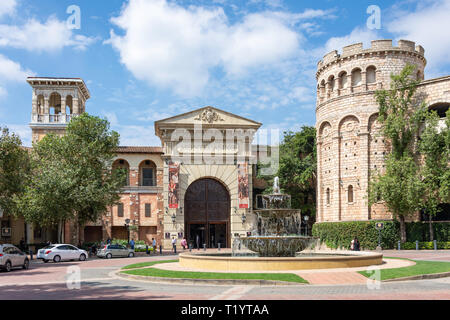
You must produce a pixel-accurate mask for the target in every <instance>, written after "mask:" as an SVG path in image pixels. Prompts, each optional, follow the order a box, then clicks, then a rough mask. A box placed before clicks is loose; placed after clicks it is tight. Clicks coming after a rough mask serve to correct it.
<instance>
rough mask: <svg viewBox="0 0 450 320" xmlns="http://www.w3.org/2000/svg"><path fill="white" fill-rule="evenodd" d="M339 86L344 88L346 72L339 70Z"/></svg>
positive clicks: (345, 85)
mask: <svg viewBox="0 0 450 320" xmlns="http://www.w3.org/2000/svg"><path fill="white" fill-rule="evenodd" d="M339 78H340V79H339V88H340V89H345V88H347V72H345V71H344V72H341V73H340V75H339Z"/></svg>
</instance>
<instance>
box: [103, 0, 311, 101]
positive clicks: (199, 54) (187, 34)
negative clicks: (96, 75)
mask: <svg viewBox="0 0 450 320" xmlns="http://www.w3.org/2000/svg"><path fill="white" fill-rule="evenodd" d="M112 22H113V23H114V24H115V25H117V26H118V27H119V28H121V29H123V30H124V31H125V35H123V36H120V35H116V34H115V33H114V31H111V38H110V40H108V41H107V43H110V44H111V45H112V46H113V47H114V48H115V49H116V50H118V51H119V53H120V57H121V62H122V63H123V64H124V65H125V66H126V67H127V69H128V70H130V71H131V72H132V73H133V75H134V76H135V77H136V78H138V79H141V80H144V81H146V82H147V83H149V84H150V85H152V86H157V87H162V88H170V89H172V90H173V91H174V92H175V93H177V94H179V95H181V96H185V97H193V96H196V95H200V94H201V93H202V90H203V89H204V88H205V86H206V85H207V84H208V82H209V81H210V78H211V77H210V72H211V70H212V69H213V68H220V69H222V70H224V71H225V73H226V74H227V75H232V76H242V75H245V74H246V73H247V72H248V71H249V70H251V69H253V68H255V67H260V66H266V67H267V66H272V67H274V64H278V63H279V62H281V61H283V60H285V59H289V58H291V57H293V56H294V55H295V54H296V53H297V51H299V50H300V49H299V45H300V42H301V39H302V37H301V35H300V34H299V33H297V32H295V31H294V30H292V29H291V28H290V27H289V26H288V23H287V22H286V21H285V20H283V19H281V18H280V17H277V16H276V15H274V14H268V13H253V14H249V15H246V16H245V17H244V18H243V19H242V21H241V22H238V23H235V24H230V23H229V21H228V19H227V16H226V15H225V13H224V11H223V9H221V8H213V9H205V8H202V7H196V6H190V7H189V8H187V9H186V8H183V7H181V6H178V5H176V4H174V3H168V2H166V1H165V0H157V1H146V0H130V2H129V4H128V5H127V6H126V7H125V8H124V9H123V11H122V12H121V15H120V16H118V17H116V18H113V19H112Z"/></svg>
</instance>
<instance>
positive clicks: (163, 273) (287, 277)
mask: <svg viewBox="0 0 450 320" xmlns="http://www.w3.org/2000/svg"><path fill="white" fill-rule="evenodd" d="M177 261H178V260H165V261H153V262H143V263H136V264H132V265H129V266H126V267H123V268H122V269H135V268H142V267H149V266H152V265H155V264H158V263H170V262H177ZM121 273H126V274H131V275H137V276H147V277H160V278H179V279H180V278H182V279H218V280H224V279H227V280H229V279H232V280H233V279H234V280H273V281H286V282H296V283H308V281H306V280H305V279H303V278H302V277H299V276H298V275H296V274H293V273H220V272H186V271H171V270H162V269H156V268H145V269H137V270H127V271H122V272H121Z"/></svg>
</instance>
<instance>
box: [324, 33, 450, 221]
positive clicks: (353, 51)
mask: <svg viewBox="0 0 450 320" xmlns="http://www.w3.org/2000/svg"><path fill="white" fill-rule="evenodd" d="M424 53H425V51H424V49H423V48H422V47H421V46H420V45H417V46H416V44H415V43H414V42H411V41H406V40H400V41H398V46H397V47H395V46H393V44H392V40H375V41H372V43H371V47H370V48H368V49H363V45H362V43H357V44H353V45H350V46H346V47H344V48H343V50H342V54H338V52H337V51H332V52H330V53H328V54H326V55H325V56H324V58H323V59H322V60H321V61H319V63H318V66H317V73H316V79H317V105H316V129H317V143H318V146H317V159H318V160H317V161H318V164H317V165H318V169H317V170H318V190H317V217H316V221H317V222H327V221H332V222H337V221H354V220H375V219H392V214H391V213H389V212H388V211H387V209H386V207H385V206H384V205H383V204H375V205H373V206H369V205H368V199H367V188H368V184H369V181H370V178H371V175H373V174H374V173H376V172H383V170H384V166H385V165H384V159H385V155H386V152H387V148H388V145H387V141H385V140H384V138H383V137H382V136H381V135H380V128H381V127H380V124H379V123H378V122H377V117H378V109H379V106H378V104H377V102H376V100H375V91H376V90H379V89H389V88H390V82H391V78H390V76H391V74H398V73H400V71H401V70H402V69H403V68H404V67H405V66H406V65H407V64H413V65H415V66H416V67H417V68H416V74H415V76H416V77H417V79H419V80H422V81H421V83H420V85H419V88H418V91H417V95H418V97H420V98H421V99H423V101H425V103H426V104H427V106H428V107H429V108H430V109H435V110H437V111H438V113H439V115H440V116H441V117H442V119H441V121H444V119H443V118H444V117H445V111H446V110H448V107H449V105H450V76H446V77H441V78H437V79H430V80H425V79H424V69H425V66H426V59H425V55H424ZM416 219H418V217H416Z"/></svg>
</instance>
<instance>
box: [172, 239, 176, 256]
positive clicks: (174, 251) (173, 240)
mask: <svg viewBox="0 0 450 320" xmlns="http://www.w3.org/2000/svg"><path fill="white" fill-rule="evenodd" d="M172 247H173V253H177V239H176V238H175V237H173V238H172Z"/></svg>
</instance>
